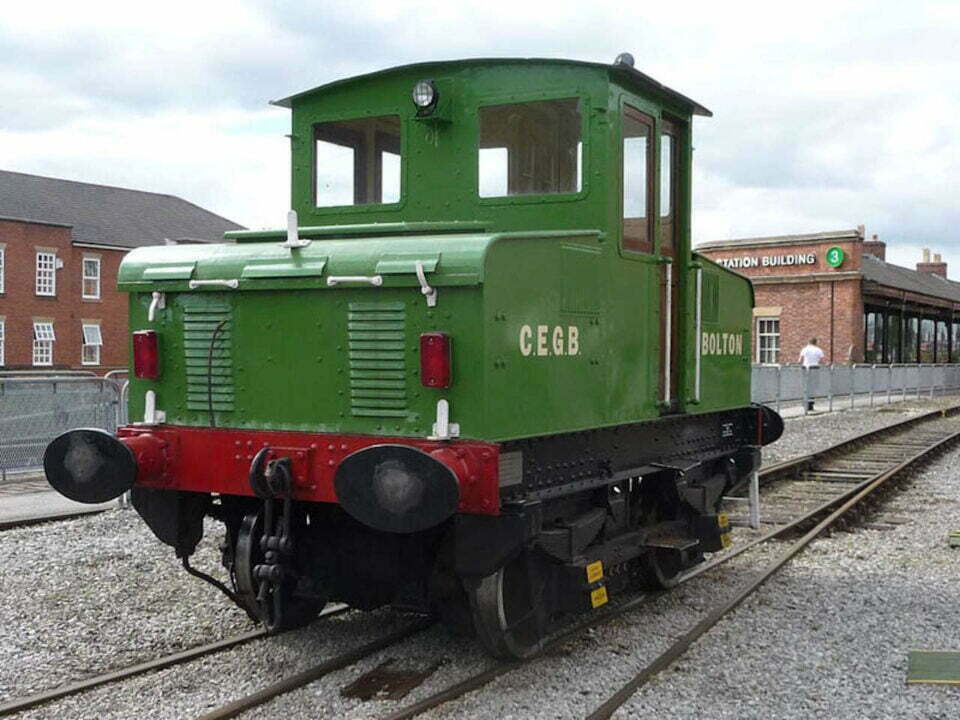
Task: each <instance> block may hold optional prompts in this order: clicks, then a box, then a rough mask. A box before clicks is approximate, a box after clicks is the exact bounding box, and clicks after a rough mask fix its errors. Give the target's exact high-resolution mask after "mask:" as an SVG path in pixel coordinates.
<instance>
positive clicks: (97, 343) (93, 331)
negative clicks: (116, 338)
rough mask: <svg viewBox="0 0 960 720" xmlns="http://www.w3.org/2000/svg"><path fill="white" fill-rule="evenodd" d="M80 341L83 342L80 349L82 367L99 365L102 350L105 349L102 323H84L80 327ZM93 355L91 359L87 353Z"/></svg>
mask: <svg viewBox="0 0 960 720" xmlns="http://www.w3.org/2000/svg"><path fill="white" fill-rule="evenodd" d="M80 339H81V340H82V341H83V344H82V347H81V348H80V364H81V365H99V364H100V348H101V347H103V335H102V334H101V332H100V323H95V322H84V323H81V325H80ZM88 351H89V352H90V353H92V356H91V357H90V358H88V357H87V352H88Z"/></svg>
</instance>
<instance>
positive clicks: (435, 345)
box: [420, 332, 450, 388]
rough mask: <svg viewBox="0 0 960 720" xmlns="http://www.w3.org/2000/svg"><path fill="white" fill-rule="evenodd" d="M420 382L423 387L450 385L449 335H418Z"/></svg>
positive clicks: (434, 333) (432, 333)
mask: <svg viewBox="0 0 960 720" xmlns="http://www.w3.org/2000/svg"><path fill="white" fill-rule="evenodd" d="M420 382H421V383H423V386H424V387H435V388H445V387H450V336H449V335H447V334H446V333H442V332H428V333H423V334H422V335H421V336H420Z"/></svg>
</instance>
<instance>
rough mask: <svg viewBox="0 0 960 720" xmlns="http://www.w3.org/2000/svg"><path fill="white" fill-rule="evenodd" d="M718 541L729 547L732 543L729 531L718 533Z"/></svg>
mask: <svg viewBox="0 0 960 720" xmlns="http://www.w3.org/2000/svg"><path fill="white" fill-rule="evenodd" d="M720 543H721V544H722V545H723V546H724V547H725V548H728V547H730V546H731V545H733V540H731V539H730V533H728V532H725V533H720Z"/></svg>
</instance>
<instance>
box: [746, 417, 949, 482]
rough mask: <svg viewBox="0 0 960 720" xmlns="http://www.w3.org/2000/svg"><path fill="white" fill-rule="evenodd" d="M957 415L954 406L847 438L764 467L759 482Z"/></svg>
mask: <svg viewBox="0 0 960 720" xmlns="http://www.w3.org/2000/svg"><path fill="white" fill-rule="evenodd" d="M957 413H960V405H954V406H952V407H949V408H940V409H938V410H931V411H930V412H926V413H922V414H920V415H915V416H914V417H911V418H907V419H906V420H901V421H900V422H896V423H893V424H892V425H887V426H885V427H882V428H877V429H876V430H870V431H869V432H865V433H863V434H862V435H857V436H856V437H852V438H848V439H847V440H841V441H840V442H838V443H835V444H833V445H830V446H828V447H825V448H823V449H822V450H817V451H816V452H813V453H810V454H808V455H800V456H798V457H795V458H790V459H789V460H783V461H782V462H778V463H775V464H773V465H770V466H768V467H765V468H763V469H761V470H760V480H761V481H762V482H770V481H771V480H772V479H774V478H776V477H779V476H780V475H785V474H786V473H788V472H789V471H794V472H796V471H797V470H799V469H800V468H801V467H803V466H804V465H808V464H810V463H813V462H815V461H816V460H820V459H822V458H824V457H826V456H828V455H832V454H833V453H837V452H842V451H844V450H849V449H850V447H851V446H853V445H857V444H860V443H863V442H864V441H869V440H874V439H877V438H879V437H880V436H882V435H885V434H886V433H894V432H898V431H902V430H906V429H908V428H910V427H911V426H913V425H920V424H922V423H925V422H927V421H930V420H936V419H937V418H939V417H949V416H951V415H956V414H957Z"/></svg>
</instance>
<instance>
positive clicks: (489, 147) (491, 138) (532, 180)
mask: <svg viewBox="0 0 960 720" xmlns="http://www.w3.org/2000/svg"><path fill="white" fill-rule="evenodd" d="M582 125H583V118H582V116H581V114H580V100H578V99H577V98H564V99H561V100H538V101H535V102H525V103H511V104H507V105H486V106H483V107H481V108H480V142H479V151H478V163H477V164H478V173H479V174H478V179H477V183H478V184H477V188H478V192H479V194H480V197H485V198H489V197H507V196H511V195H552V194H557V193H577V192H580V188H581V184H582V177H581V175H582V169H581V165H582V163H583V157H582V156H583V142H582V138H581V128H582Z"/></svg>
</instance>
